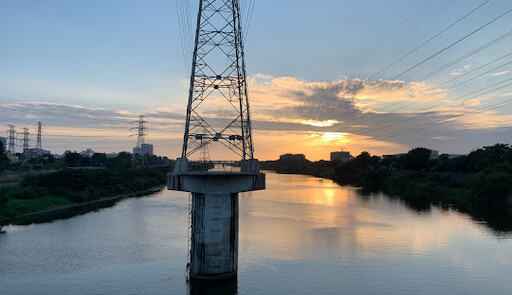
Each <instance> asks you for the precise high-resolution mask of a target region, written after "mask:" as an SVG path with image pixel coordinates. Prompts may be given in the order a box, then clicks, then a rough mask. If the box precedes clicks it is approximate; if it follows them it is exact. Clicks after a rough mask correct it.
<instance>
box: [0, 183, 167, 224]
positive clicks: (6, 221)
mask: <svg viewBox="0 0 512 295" xmlns="http://www.w3.org/2000/svg"><path fill="white" fill-rule="evenodd" d="M164 187H165V185H159V186H156V187H153V188H151V189H148V190H144V191H139V192H134V193H129V194H122V195H118V196H114V197H105V198H99V199H97V200H93V201H89V202H86V203H72V204H68V205H61V206H55V207H50V208H48V209H44V210H38V211H34V212H30V213H25V214H21V215H17V216H13V217H10V218H6V219H1V220H0V225H2V224H4V225H6V224H9V222H11V221H13V220H20V219H23V218H26V217H31V216H35V215H39V214H45V213H52V212H57V211H62V210H68V209H73V208H78V207H84V206H89V205H93V204H99V203H103V202H111V201H119V200H122V199H128V198H134V197H142V196H147V195H151V194H154V193H156V192H159V191H161V190H162V189H163V188H164Z"/></svg>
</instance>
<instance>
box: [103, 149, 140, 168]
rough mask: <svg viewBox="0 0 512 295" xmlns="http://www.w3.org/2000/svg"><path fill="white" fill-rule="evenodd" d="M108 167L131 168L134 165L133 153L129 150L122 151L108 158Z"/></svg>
mask: <svg viewBox="0 0 512 295" xmlns="http://www.w3.org/2000/svg"><path fill="white" fill-rule="evenodd" d="M105 166H106V167H107V168H130V167H133V159H132V155H131V154H130V153H127V152H120V153H119V154H118V155H117V156H116V157H114V158H110V159H107V161H106V163H105Z"/></svg>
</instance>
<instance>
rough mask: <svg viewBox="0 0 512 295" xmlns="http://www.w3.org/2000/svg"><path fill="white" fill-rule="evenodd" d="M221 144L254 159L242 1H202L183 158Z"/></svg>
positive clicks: (198, 17)
mask: <svg viewBox="0 0 512 295" xmlns="http://www.w3.org/2000/svg"><path fill="white" fill-rule="evenodd" d="M214 142H215V143H220V144H222V145H223V146H224V147H226V148H227V149H229V150H231V151H233V152H235V153H236V154H237V155H239V156H240V157H241V159H244V160H245V159H253V158H254V149H253V143H252V130H251V120H250V112H249V100H248V95H247V75H246V71H245V57H244V46H243V42H242V25H241V20H240V7H239V1H238V0H200V1H199V12H198V16H197V29H196V36H195V45H194V55H193V59H192V71H191V78H190V90H189V98H188V105H187V114H186V124H185V136H184V141H183V150H182V157H183V158H188V157H189V156H190V155H192V154H194V153H195V152H198V151H204V150H205V146H207V145H211V144H212V143H214Z"/></svg>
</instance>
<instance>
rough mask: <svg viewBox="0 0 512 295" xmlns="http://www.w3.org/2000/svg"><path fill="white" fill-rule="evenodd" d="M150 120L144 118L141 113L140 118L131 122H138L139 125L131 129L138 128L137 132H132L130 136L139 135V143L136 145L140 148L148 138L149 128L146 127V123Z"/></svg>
mask: <svg viewBox="0 0 512 295" xmlns="http://www.w3.org/2000/svg"><path fill="white" fill-rule="evenodd" d="M147 122H148V121H146V120H144V115H139V119H138V120H136V121H132V122H130V124H133V123H137V127H133V128H130V130H137V133H135V134H132V135H130V136H137V143H136V147H137V148H138V149H140V148H141V147H142V145H143V144H144V141H145V139H146V136H147V134H146V130H147V129H148V128H147V127H146V123H147Z"/></svg>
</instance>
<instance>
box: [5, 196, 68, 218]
mask: <svg viewBox="0 0 512 295" xmlns="http://www.w3.org/2000/svg"><path fill="white" fill-rule="evenodd" d="M70 203H71V202H70V201H69V200H67V199H65V198H59V197H53V196H46V197H40V198H36V199H31V200H21V199H10V200H9V201H8V202H7V204H6V205H5V207H2V208H1V209H0V218H9V217H14V216H18V215H22V214H26V213H30V212H35V211H39V210H44V209H49V208H52V207H56V206H62V205H67V204H70Z"/></svg>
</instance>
